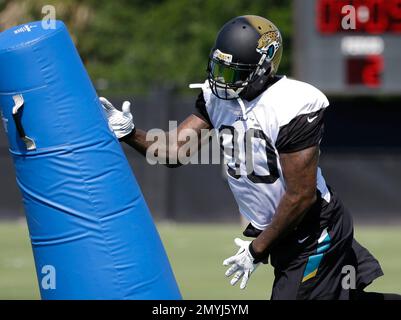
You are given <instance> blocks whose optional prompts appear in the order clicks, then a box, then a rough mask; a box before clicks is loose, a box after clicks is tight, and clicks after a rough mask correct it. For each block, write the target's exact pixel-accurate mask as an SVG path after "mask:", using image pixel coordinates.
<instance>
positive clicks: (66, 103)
mask: <svg viewBox="0 0 401 320" xmlns="http://www.w3.org/2000/svg"><path fill="white" fill-rule="evenodd" d="M0 110H1V112H2V118H3V121H4V124H5V129H6V132H7V136H8V140H9V145H10V152H11V155H12V158H13V160H14V164H15V171H16V176H17V182H18V185H19V187H20V189H21V192H22V195H23V201H24V207H25V212H26V217H27V221H28V227H29V233H30V238H31V242H32V248H33V253H34V258H35V264H36V272H37V276H38V282H39V287H40V293H41V296H42V299H181V296H180V292H179V289H178V287H177V284H176V281H175V279H174V275H173V272H172V270H171V267H170V264H169V261H168V258H167V255H166V253H165V251H164V248H163V245H162V243H161V241H160V237H159V235H158V233H157V230H156V228H155V226H154V223H153V221H152V218H151V215H150V213H149V210H148V208H147V206H146V203H145V201H144V199H143V196H142V194H141V191H140V188H139V186H138V184H137V182H136V180H135V178H134V176H133V174H132V172H131V168H130V166H129V164H128V162H127V160H126V158H125V155H124V153H123V151H122V149H121V146H120V144H119V142H118V140H117V138H116V137H115V135H114V134H113V133H112V132H111V130H110V129H109V127H108V124H107V120H106V117H105V115H104V113H103V110H102V108H101V105H100V103H99V100H98V97H97V94H96V92H95V90H94V88H93V86H92V84H91V81H90V79H89V77H88V75H87V73H86V71H85V68H84V66H83V64H82V62H81V59H80V57H79V55H78V52H77V50H76V48H75V46H74V44H73V42H72V40H71V38H70V36H69V34H68V31H67V29H66V27H65V25H64V24H63V23H62V22H61V21H57V23H56V28H55V29H44V28H43V27H42V24H41V22H40V21H39V22H32V23H28V24H25V25H21V26H17V27H14V28H12V29H9V30H6V31H4V32H2V33H0ZM0 170H1V169H0Z"/></svg>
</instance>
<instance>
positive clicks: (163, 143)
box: [100, 97, 211, 167]
mask: <svg viewBox="0 0 401 320" xmlns="http://www.w3.org/2000/svg"><path fill="white" fill-rule="evenodd" d="M202 99H203V98H202ZM100 101H101V103H102V106H103V108H104V110H105V111H106V115H107V118H108V121H109V125H110V126H111V128H112V129H113V131H114V133H115V134H116V136H117V138H118V139H119V140H120V141H124V142H125V143H127V144H128V145H130V146H131V147H133V148H134V149H136V150H137V151H138V152H140V153H141V154H142V155H144V156H147V153H148V150H149V148H150V147H151V146H152V154H151V156H152V157H157V158H158V159H159V160H164V163H167V165H168V166H170V167H175V166H179V165H181V164H180V163H179V162H177V159H180V158H182V157H180V156H185V157H190V156H191V154H190V152H191V151H192V150H199V149H200V147H201V145H202V144H203V143H205V142H206V141H208V137H207V135H202V130H203V129H206V130H208V129H211V125H210V122H209V121H207V120H206V119H205V117H203V116H202V115H200V114H198V113H195V114H192V115H190V116H189V117H188V118H186V119H185V120H184V121H183V122H182V123H181V124H180V125H179V126H178V127H177V128H176V129H174V130H172V131H169V132H161V134H162V135H163V137H162V138H163V139H160V140H159V139H156V140H155V139H154V138H153V137H148V133H147V132H146V131H144V130H140V129H137V128H135V125H134V123H133V117H132V114H131V112H130V103H129V102H127V101H126V102H124V103H123V106H122V111H119V110H117V109H116V108H115V107H114V106H113V105H112V104H111V103H110V102H109V101H108V100H107V99H106V98H103V97H102V98H100ZM197 103H198V101H197ZM188 132H190V133H191V134H190V135H191V136H194V135H195V136H196V137H197V139H192V140H189V141H188V136H189V134H188ZM184 144H185V148H182V147H183V146H184ZM193 144H196V145H193Z"/></svg>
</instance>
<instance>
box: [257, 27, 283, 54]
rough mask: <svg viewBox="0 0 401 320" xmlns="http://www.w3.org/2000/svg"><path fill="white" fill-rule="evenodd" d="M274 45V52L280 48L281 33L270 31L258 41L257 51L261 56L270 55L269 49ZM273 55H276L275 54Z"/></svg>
mask: <svg viewBox="0 0 401 320" xmlns="http://www.w3.org/2000/svg"><path fill="white" fill-rule="evenodd" d="M272 44H273V45H274V51H276V50H277V49H278V48H279V47H280V33H279V32H278V31H268V32H266V33H264V34H262V36H261V37H260V39H259V40H258V46H257V48H256V51H257V52H258V53H260V54H264V53H268V51H271V50H269V49H270V45H272ZM272 55H274V52H273V54H272ZM270 58H272V56H271V57H270Z"/></svg>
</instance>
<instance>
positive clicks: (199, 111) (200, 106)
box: [193, 92, 213, 127]
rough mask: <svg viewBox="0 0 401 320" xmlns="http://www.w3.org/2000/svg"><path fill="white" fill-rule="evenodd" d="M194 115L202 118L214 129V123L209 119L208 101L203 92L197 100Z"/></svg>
mask: <svg viewBox="0 0 401 320" xmlns="http://www.w3.org/2000/svg"><path fill="white" fill-rule="evenodd" d="M193 114H194V115H196V116H197V117H199V118H201V119H202V120H204V121H206V122H207V123H209V125H210V126H211V127H213V125H212V122H211V121H210V118H209V114H208V113H207V110H206V101H205V98H204V97H203V92H201V93H200V94H199V95H198V98H197V99H196V102H195V111H194V113H193Z"/></svg>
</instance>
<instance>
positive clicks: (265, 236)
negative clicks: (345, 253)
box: [250, 146, 319, 257]
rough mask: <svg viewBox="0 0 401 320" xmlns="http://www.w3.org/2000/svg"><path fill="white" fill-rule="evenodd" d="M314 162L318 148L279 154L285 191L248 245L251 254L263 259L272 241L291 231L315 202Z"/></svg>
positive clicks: (317, 159)
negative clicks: (266, 220) (263, 226)
mask: <svg viewBox="0 0 401 320" xmlns="http://www.w3.org/2000/svg"><path fill="white" fill-rule="evenodd" d="M318 161H319V147H318V146H312V147H309V148H307V149H304V150H301V151H298V152H292V153H283V154H280V163H281V167H282V172H283V175H284V179H285V183H286V191H285V193H284V195H283V197H282V198H281V201H280V203H279V205H278V208H277V211H276V214H275V215H274V217H273V220H272V222H271V224H270V225H269V226H268V227H267V228H266V229H265V230H264V231H263V232H262V233H261V234H260V235H259V236H258V237H257V238H256V239H255V240H254V241H253V242H252V244H251V246H250V250H251V253H252V254H253V255H254V256H255V257H258V256H263V255H264V253H265V252H268V251H269V250H270V248H271V247H272V246H273V245H274V244H275V243H276V242H278V241H280V239H281V238H283V237H284V236H285V235H286V234H288V233H289V232H291V231H293V230H294V228H295V227H296V226H297V225H298V224H299V223H300V222H301V220H302V218H303V216H304V214H305V213H306V212H307V211H308V209H309V208H310V207H311V206H312V205H313V203H314V202H315V201H316V175H317V167H318Z"/></svg>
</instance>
